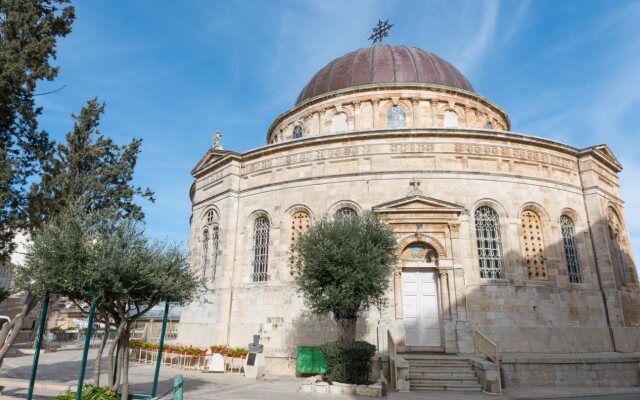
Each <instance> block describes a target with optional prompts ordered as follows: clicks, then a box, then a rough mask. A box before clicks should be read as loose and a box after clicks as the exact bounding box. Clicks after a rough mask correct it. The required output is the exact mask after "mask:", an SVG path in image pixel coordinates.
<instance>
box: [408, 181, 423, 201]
mask: <svg viewBox="0 0 640 400" xmlns="http://www.w3.org/2000/svg"><path fill="white" fill-rule="evenodd" d="M409 186H411V190H410V191H409V193H408V194H407V197H411V196H423V195H424V193H422V190H420V181H419V180H418V179H416V178H413V179H412V180H411V182H409Z"/></svg>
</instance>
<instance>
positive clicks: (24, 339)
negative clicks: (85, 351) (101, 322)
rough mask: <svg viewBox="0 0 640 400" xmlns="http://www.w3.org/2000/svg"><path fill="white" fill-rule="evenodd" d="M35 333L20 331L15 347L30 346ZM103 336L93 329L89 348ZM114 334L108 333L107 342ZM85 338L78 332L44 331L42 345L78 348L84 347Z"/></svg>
mask: <svg viewBox="0 0 640 400" xmlns="http://www.w3.org/2000/svg"><path fill="white" fill-rule="evenodd" d="M35 335H36V331H30V330H29V331H21V332H20V335H19V336H18V338H17V339H16V345H22V346H25V345H28V346H31V345H33V343H34V340H35ZM103 336H104V331H102V330H98V331H96V330H95V329H94V330H93V332H92V333H91V342H90V346H91V347H98V345H99V344H100V341H102V337H103ZM115 336H116V332H115V331H113V330H112V331H111V332H109V337H108V338H107V340H108V341H111V340H113V339H115ZM85 337H86V333H85V332H84V331H80V330H67V331H58V330H46V331H45V332H44V335H43V345H44V346H45V347H66V346H76V345H77V346H80V347H82V346H83V345H84V340H85Z"/></svg>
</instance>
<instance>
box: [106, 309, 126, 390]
mask: <svg viewBox="0 0 640 400" xmlns="http://www.w3.org/2000/svg"><path fill="white" fill-rule="evenodd" d="M123 330H124V323H123V322H120V323H119V324H118V332H117V333H116V337H115V340H114V341H113V344H112V345H111V347H110V348H109V357H108V359H107V360H108V361H107V364H108V365H109V370H108V371H107V377H108V378H107V380H108V382H107V385H109V386H111V387H112V388H113V389H117V388H118V386H117V385H116V384H115V381H116V380H115V375H114V374H115V373H116V371H114V369H115V368H114V367H115V353H116V349H117V348H118V346H120V338H121V337H122V331H123ZM118 358H120V355H118Z"/></svg>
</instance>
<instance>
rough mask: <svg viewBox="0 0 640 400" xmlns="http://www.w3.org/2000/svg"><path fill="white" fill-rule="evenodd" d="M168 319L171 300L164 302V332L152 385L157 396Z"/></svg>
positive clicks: (154, 394) (153, 393) (152, 390)
mask: <svg viewBox="0 0 640 400" xmlns="http://www.w3.org/2000/svg"><path fill="white" fill-rule="evenodd" d="M168 319H169V302H168V301H166V302H165V303H164V315H163V317H162V333H160V343H159V345H158V358H157V359H156V372H155V374H154V376H153V386H152V387H151V397H156V392H157V391H158V378H159V377H160V365H161V364H162V350H163V348H164V335H165V333H166V332H167V320H168ZM176 398H177V397H176Z"/></svg>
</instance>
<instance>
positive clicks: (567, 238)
mask: <svg viewBox="0 0 640 400" xmlns="http://www.w3.org/2000/svg"><path fill="white" fill-rule="evenodd" d="M560 230H561V231H562V246H563V247H564V259H565V260H566V261H567V272H568V273H569V282H571V283H582V274H581V273H580V262H579V261H578V248H577V246H576V228H575V225H574V224H573V221H572V220H571V218H569V217H567V216H566V215H563V216H561V217H560Z"/></svg>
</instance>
